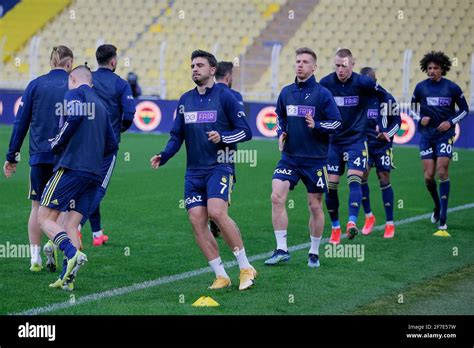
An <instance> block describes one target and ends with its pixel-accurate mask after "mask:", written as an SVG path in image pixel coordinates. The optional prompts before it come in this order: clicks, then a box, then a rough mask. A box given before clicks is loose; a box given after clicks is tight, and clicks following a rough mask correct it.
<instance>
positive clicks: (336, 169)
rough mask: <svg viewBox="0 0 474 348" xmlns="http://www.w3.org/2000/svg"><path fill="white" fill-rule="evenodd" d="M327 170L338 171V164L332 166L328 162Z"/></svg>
mask: <svg viewBox="0 0 474 348" xmlns="http://www.w3.org/2000/svg"><path fill="white" fill-rule="evenodd" d="M328 170H329V171H331V172H338V171H339V166H333V165H331V164H328Z"/></svg>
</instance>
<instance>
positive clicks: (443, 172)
mask: <svg viewBox="0 0 474 348" xmlns="http://www.w3.org/2000/svg"><path fill="white" fill-rule="evenodd" d="M438 177H439V178H440V180H446V179H447V178H448V177H449V175H448V168H446V167H439V168H438Z"/></svg>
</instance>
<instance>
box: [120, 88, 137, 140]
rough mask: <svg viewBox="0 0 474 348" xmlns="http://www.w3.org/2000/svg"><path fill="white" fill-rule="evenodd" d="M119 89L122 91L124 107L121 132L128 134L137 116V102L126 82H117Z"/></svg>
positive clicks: (121, 98)
mask: <svg viewBox="0 0 474 348" xmlns="http://www.w3.org/2000/svg"><path fill="white" fill-rule="evenodd" d="M117 88H118V90H119V91H120V96H121V97H120V101H121V105H122V112H123V114H122V124H121V127H120V132H121V133H123V132H126V131H127V129H129V128H130V126H131V125H132V123H133V117H134V116H135V100H134V99H133V95H132V89H131V88H130V85H129V84H128V83H126V82H125V81H124V80H121V79H118V80H117Z"/></svg>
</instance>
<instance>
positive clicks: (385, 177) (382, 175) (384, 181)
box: [378, 172, 390, 186]
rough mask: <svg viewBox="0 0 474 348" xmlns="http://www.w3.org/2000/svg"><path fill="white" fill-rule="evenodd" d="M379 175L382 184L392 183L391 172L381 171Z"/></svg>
mask: <svg viewBox="0 0 474 348" xmlns="http://www.w3.org/2000/svg"><path fill="white" fill-rule="evenodd" d="M378 177H379V183H380V185H381V186H386V185H388V184H390V174H389V173H388V172H380V173H378Z"/></svg>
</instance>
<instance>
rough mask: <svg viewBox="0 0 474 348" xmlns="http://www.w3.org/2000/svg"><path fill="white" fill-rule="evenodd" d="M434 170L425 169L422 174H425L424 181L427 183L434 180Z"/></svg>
mask: <svg viewBox="0 0 474 348" xmlns="http://www.w3.org/2000/svg"><path fill="white" fill-rule="evenodd" d="M434 174H435V173H434V171H433V170H425V172H424V176H425V182H426V183H428V182H430V181H433V180H434Z"/></svg>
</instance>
